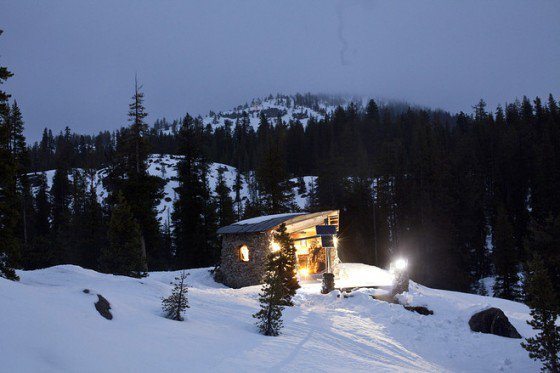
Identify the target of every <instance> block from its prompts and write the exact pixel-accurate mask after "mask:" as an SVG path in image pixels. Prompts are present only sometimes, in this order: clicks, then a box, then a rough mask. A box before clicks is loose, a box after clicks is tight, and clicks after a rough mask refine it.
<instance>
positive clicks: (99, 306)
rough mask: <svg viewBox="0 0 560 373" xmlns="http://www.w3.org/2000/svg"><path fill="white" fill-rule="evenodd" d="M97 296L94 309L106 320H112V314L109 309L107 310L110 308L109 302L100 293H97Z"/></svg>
mask: <svg viewBox="0 0 560 373" xmlns="http://www.w3.org/2000/svg"><path fill="white" fill-rule="evenodd" d="M97 298H98V299H99V300H98V301H97V302H95V309H96V310H97V312H99V314H100V315H101V316H103V317H104V318H106V319H107V320H112V319H113V315H112V314H111V311H109V310H110V309H111V304H110V303H109V301H108V300H107V299H105V298H104V297H103V296H102V295H101V294H97Z"/></svg>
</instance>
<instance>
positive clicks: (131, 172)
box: [106, 80, 168, 269]
mask: <svg viewBox="0 0 560 373" xmlns="http://www.w3.org/2000/svg"><path fill="white" fill-rule="evenodd" d="M147 115H148V114H147V113H146V111H145V108H144V94H143V93H142V92H141V86H139V85H138V82H137V81H136V80H135V86H134V95H133V96H132V102H131V103H130V105H129V112H128V117H129V121H130V122H131V125H130V127H128V128H124V129H122V130H121V131H120V133H119V134H118V138H117V149H116V154H115V159H114V162H113V164H112V165H111V166H110V172H109V175H108V178H107V179H106V182H107V187H108V189H109V191H110V195H109V203H110V204H113V203H115V202H116V197H117V196H118V194H119V193H122V194H123V196H124V199H125V200H126V201H130V202H129V203H130V208H131V210H132V214H133V216H134V218H135V219H136V221H137V222H138V224H139V226H140V242H141V246H142V253H143V255H144V257H145V258H146V261H147V262H148V264H149V265H150V268H151V269H164V268H165V262H166V260H167V258H168V253H165V252H162V250H161V245H160V243H161V232H160V227H159V222H158V220H157V211H156V206H157V204H158V203H159V200H160V199H161V198H162V196H163V195H162V191H163V180H162V179H161V178H159V177H157V176H154V175H150V174H148V172H147V168H148V162H147V159H148V151H149V144H148V139H147V125H146V123H145V121H144V120H145V118H146V116H147Z"/></svg>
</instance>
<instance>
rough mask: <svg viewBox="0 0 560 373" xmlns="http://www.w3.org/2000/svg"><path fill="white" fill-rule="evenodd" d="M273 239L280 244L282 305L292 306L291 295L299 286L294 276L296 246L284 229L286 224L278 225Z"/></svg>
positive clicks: (294, 293)
mask: <svg viewBox="0 0 560 373" xmlns="http://www.w3.org/2000/svg"><path fill="white" fill-rule="evenodd" d="M274 240H275V241H276V242H277V243H278V245H279V246H280V252H281V256H280V260H279V267H280V271H281V274H280V276H281V277H282V279H283V282H284V294H285V295H284V297H283V299H284V300H285V303H284V304H283V305H284V306H293V305H294V304H293V303H292V297H293V296H294V295H296V291H297V289H299V288H300V286H299V282H298V279H297V277H296V273H297V270H296V266H297V257H296V248H295V246H294V242H293V240H292V239H291V238H290V235H289V234H288V233H287V231H286V225H285V224H281V225H280V227H278V229H277V230H276V232H275V235H274Z"/></svg>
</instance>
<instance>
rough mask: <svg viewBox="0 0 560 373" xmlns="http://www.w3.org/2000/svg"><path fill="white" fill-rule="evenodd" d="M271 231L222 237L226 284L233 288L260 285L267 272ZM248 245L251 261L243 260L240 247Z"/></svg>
mask: <svg viewBox="0 0 560 373" xmlns="http://www.w3.org/2000/svg"><path fill="white" fill-rule="evenodd" d="M271 239H272V234H271V232H264V233H240V234H224V236H223V237H222V263H221V266H220V268H221V272H222V275H223V280H224V284H225V285H227V286H230V287H232V288H240V287H244V286H251V285H258V284H260V283H261V280H262V277H263V275H264V272H265V265H266V256H267V255H268V254H269V253H270V242H271ZM242 245H247V247H248V248H249V261H248V262H243V261H242V260H241V258H240V256H239V248H240V247H241V246H242Z"/></svg>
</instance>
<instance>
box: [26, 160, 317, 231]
mask: <svg viewBox="0 0 560 373" xmlns="http://www.w3.org/2000/svg"><path fill="white" fill-rule="evenodd" d="M180 160H181V156H177V155H170V154H152V155H150V156H149V158H148V173H149V174H150V175H155V176H158V177H161V178H162V179H164V180H165V186H164V196H163V198H162V199H161V200H160V203H159V205H158V206H157V210H158V218H159V220H160V222H161V223H162V224H163V223H165V222H166V221H167V218H168V214H169V215H170V214H171V212H172V211H173V201H174V200H175V199H176V193H175V190H174V189H175V188H176V187H177V186H178V185H179V183H178V181H177V163H179V162H180ZM220 168H223V169H225V170H224V179H225V181H226V184H227V185H228V187H229V188H230V189H231V197H232V198H233V199H234V198H235V192H234V191H233V186H234V184H235V177H236V175H237V170H236V168H235V167H232V166H228V165H225V164H221V163H210V167H209V172H208V184H209V187H210V189H211V190H212V191H214V190H215V188H216V184H217V178H218V169H220ZM77 171H79V172H83V170H81V169H77ZM106 173H107V170H106V169H102V170H99V171H97V173H96V174H95V177H94V180H93V182H94V185H95V186H96V191H97V196H98V199H99V202H103V200H104V199H105V198H106V197H107V190H106V189H105V188H104V186H103V178H104V177H105V176H106ZM37 174H38V173H37ZM54 174H55V170H48V171H45V176H46V178H47V184H48V186H49V188H50V187H51V186H52V181H53V177H54ZM29 175H32V176H33V175H36V174H29ZM69 178H70V180H72V173H70V175H69ZM303 179H304V182H305V184H306V185H307V189H308V190H309V187H310V185H311V184H312V183H313V181H314V180H315V177H314V176H305V177H304V178H303ZM87 180H88V182H89V179H87ZM292 181H293V182H296V179H292ZM242 182H243V188H242V190H241V191H240V194H241V198H242V200H243V201H245V200H246V199H247V198H248V195H249V188H248V182H247V180H245V177H244V176H242ZM35 191H37V188H35ZM294 195H295V202H296V204H297V205H298V207H299V208H300V209H302V210H303V209H305V205H306V202H307V196H306V195H305V194H300V193H298V190H297V188H294Z"/></svg>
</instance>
